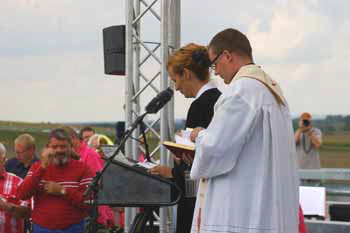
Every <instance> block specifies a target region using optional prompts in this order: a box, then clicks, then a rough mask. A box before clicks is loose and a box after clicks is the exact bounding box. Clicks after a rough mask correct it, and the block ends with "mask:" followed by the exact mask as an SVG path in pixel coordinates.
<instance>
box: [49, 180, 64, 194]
mask: <svg viewBox="0 0 350 233" xmlns="http://www.w3.org/2000/svg"><path fill="white" fill-rule="evenodd" d="M44 190H45V192H46V193H48V194H53V195H60V196H61V195H64V194H65V189H64V187H63V186H62V185H60V184H59V183H57V182H54V181H46V182H45V183H44Z"/></svg>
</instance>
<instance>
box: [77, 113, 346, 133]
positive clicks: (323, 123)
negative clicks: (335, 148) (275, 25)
mask: <svg viewBox="0 0 350 233" xmlns="http://www.w3.org/2000/svg"><path fill="white" fill-rule="evenodd" d="M298 120H299V118H295V119H293V126H294V129H297V128H298ZM185 122H186V120H185V119H176V120H175V128H176V129H177V130H179V129H183V128H184V126H185ZM151 123H152V122H149V124H151ZM312 123H313V125H314V126H315V127H317V128H320V129H321V130H322V132H325V133H332V132H336V131H350V115H326V117H325V118H322V119H314V120H312ZM116 124H117V122H84V123H80V124H79V125H81V126H85V125H89V126H92V127H99V128H115V127H116ZM154 128H155V129H156V130H158V129H159V123H157V124H155V126H154Z"/></svg>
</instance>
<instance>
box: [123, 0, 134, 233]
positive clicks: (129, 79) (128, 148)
mask: <svg viewBox="0 0 350 233" xmlns="http://www.w3.org/2000/svg"><path fill="white" fill-rule="evenodd" d="M125 6H126V20H125V21H126V29H125V36H126V40H125V46H126V54H125V68H126V70H125V71H126V77H125V128H126V129H127V128H128V127H129V126H130V125H131V123H132V102H131V99H132V96H133V76H134V67H133V66H134V65H133V64H134V62H133V59H134V56H133V55H134V53H133V30H134V29H133V24H132V22H133V10H134V4H133V0H127V2H126V4H125ZM131 152H132V144H131V140H130V139H129V140H127V141H126V143H125V154H126V155H127V156H130V155H131ZM131 221H132V218H131V209H129V208H126V209H125V232H128V231H129V226H130V224H131Z"/></svg>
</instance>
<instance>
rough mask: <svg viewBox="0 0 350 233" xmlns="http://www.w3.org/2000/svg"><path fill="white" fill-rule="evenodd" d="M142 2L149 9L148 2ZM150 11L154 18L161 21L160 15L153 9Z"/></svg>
mask: <svg viewBox="0 0 350 233" xmlns="http://www.w3.org/2000/svg"><path fill="white" fill-rule="evenodd" d="M140 2H141V3H142V4H143V5H144V6H145V7H148V4H147V2H145V1H143V0H141V1H140ZM149 10H150V12H151V13H152V14H153V15H154V17H156V18H157V19H158V20H159V21H160V16H159V14H157V12H155V11H154V10H153V9H152V8H150V9H149Z"/></svg>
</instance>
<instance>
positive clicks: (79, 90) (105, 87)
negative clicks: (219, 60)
mask: <svg viewBox="0 0 350 233" xmlns="http://www.w3.org/2000/svg"><path fill="white" fill-rule="evenodd" d="M125 2H126V1H124V0H119V1H114V0H107V1H99V2H96V1H82V0H76V1H71V0H61V1H57V0H52V1H40V0H4V1H2V3H1V9H2V14H0V33H1V37H0V67H1V69H0V82H1V85H0V109H2V113H1V119H3V120H24V121H87V120H93V121H106V120H120V119H123V117H124V113H123V110H122V105H123V104H124V92H125V88H124V86H125V85H124V81H125V78H124V77H113V76H111V77H108V76H106V75H104V74H103V51H102V28H104V27H107V26H111V25H118V24H123V23H124V22H125ZM181 4H182V13H181V15H182V44H187V43H189V42H197V43H201V44H208V42H209V41H210V39H211V37H212V36H213V35H214V34H215V33H217V32H219V31H221V30H223V29H225V28H227V27H234V28H238V29H239V30H241V31H243V32H244V33H246V34H247V35H248V37H249V39H250V40H251V42H252V45H253V54H254V56H255V60H256V62H257V63H259V64H261V65H262V66H263V67H264V68H265V69H266V70H267V72H268V73H270V74H271V76H272V77H273V78H275V79H276V80H278V81H279V82H280V84H281V86H282V88H283V90H284V92H285V94H286V96H287V99H288V100H289V103H290V107H291V110H292V112H295V113H299V112H302V111H310V112H313V113H314V114H320V113H322V114H328V113H334V114H337V113H347V114H349V110H348V109H349V108H348V107H347V106H348V105H349V104H348V103H347V102H348V101H347V100H348V99H350V96H349V95H350V94H349V91H347V88H348V87H349V86H350V81H349V79H348V78H347V75H348V74H347V69H348V66H349V60H350V59H349V58H350V51H349V50H348V49H347V47H348V41H350V30H349V28H350V16H349V15H348V12H347V9H349V5H350V3H349V2H348V1H345V0H335V1H317V0H307V1H302V0H295V1H291V0H275V1H274V0H270V1H253V0H248V1H239V2H237V1H231V0H220V1H218V2H214V1H212V0H191V1H182V2H181ZM158 7H159V5H157V7H156V8H158ZM142 36H144V37H145V38H146V39H147V40H155V41H159V24H158V22H157V21H156V20H155V19H154V17H153V16H149V17H147V19H146V20H145V21H144V22H143V24H142ZM142 71H143V72H144V73H145V74H146V75H147V77H152V76H153V75H154V74H155V73H156V72H157V65H156V63H155V62H154V61H150V62H148V63H147V64H145V65H144V66H143V67H142ZM142 85H144V82H141V86H142ZM155 85H156V86H159V81H158V82H156V84H155ZM154 95H155V93H154V92H153V91H151V90H150V91H147V92H145V93H144V94H143V95H142V96H141V99H142V105H145V103H146V102H147V101H149V100H150V99H151V98H152V97H153V96H154ZM190 103H191V100H188V99H185V98H184V97H183V96H181V95H180V94H178V93H177V94H176V95H175V113H176V117H185V116H186V113H187V109H188V107H189V104H190Z"/></svg>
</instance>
